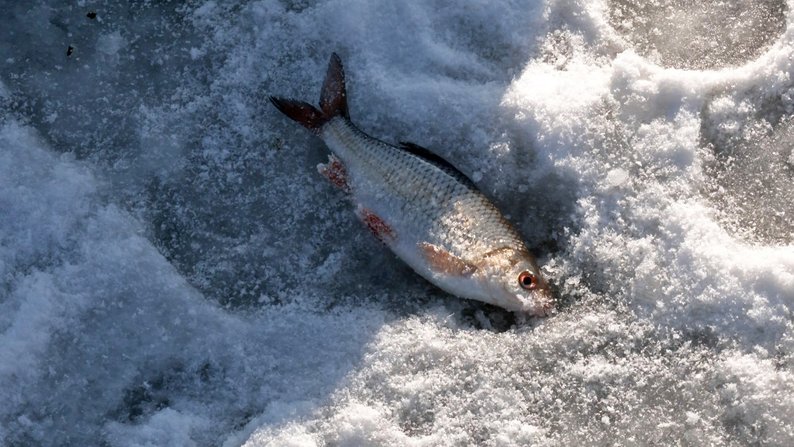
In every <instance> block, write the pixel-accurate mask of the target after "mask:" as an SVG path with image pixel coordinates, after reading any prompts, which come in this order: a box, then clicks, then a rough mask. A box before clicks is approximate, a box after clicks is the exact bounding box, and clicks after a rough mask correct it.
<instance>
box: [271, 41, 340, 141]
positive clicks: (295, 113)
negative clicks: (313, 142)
mask: <svg viewBox="0 0 794 447" xmlns="http://www.w3.org/2000/svg"><path fill="white" fill-rule="evenodd" d="M270 102H272V103H273V105H274V106H276V108H277V109H279V110H280V111H281V113H283V114H284V115H287V116H288V117H289V118H290V119H292V120H294V121H297V122H298V123H300V124H301V125H303V126H304V127H306V128H308V129H310V130H312V131H314V132H319V130H320V128H321V127H323V125H324V124H325V123H327V122H328V121H331V119H333V118H334V117H336V116H342V117H344V118H346V119H349V118H350V114H349V113H348V111H347V93H346V91H345V71H344V69H343V68H342V60H341V59H339V56H338V55H337V54H336V53H333V54H331V60H330V61H329V62H328V71H327V72H326V74H325V81H324V82H323V90H322V92H321V93H320V108H319V109H317V108H316V107H314V106H313V105H311V104H309V103H306V102H303V101H296V100H294V99H288V98H281V97H278V96H271V97H270Z"/></svg>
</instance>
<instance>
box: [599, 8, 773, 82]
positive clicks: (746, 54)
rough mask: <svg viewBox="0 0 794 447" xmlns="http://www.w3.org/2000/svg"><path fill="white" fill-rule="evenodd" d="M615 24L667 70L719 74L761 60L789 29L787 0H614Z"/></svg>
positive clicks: (612, 14)
mask: <svg viewBox="0 0 794 447" xmlns="http://www.w3.org/2000/svg"><path fill="white" fill-rule="evenodd" d="M608 11H609V12H608V14H609V17H608V20H609V23H610V25H612V27H613V28H614V29H615V30H617V31H618V32H619V33H620V34H621V35H622V36H623V38H625V39H626V40H627V41H628V42H629V43H630V44H632V45H633V47H634V49H635V50H636V51H637V52H638V53H639V54H641V55H643V56H645V57H647V58H649V59H650V60H652V61H653V62H655V63H657V64H660V65H662V66H665V67H675V68H685V69H695V70H702V69H714V68H722V67H729V66H738V65H742V64H744V63H747V62H748V61H751V60H753V59H755V58H757V57H758V56H760V55H761V54H762V53H763V52H764V51H766V49H767V48H768V47H769V46H770V45H771V44H772V43H773V42H774V41H775V39H777V38H778V37H779V36H780V35H781V34H782V33H783V31H784V30H785V28H786V12H787V6H786V1H785V0H754V1H722V0H702V1H691V0H655V1H649V2H645V1H640V2H638V1H635V0H609V8H608Z"/></svg>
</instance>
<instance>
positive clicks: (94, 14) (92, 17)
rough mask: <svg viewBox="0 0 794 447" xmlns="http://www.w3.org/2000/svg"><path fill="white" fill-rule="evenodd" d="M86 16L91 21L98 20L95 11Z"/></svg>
mask: <svg viewBox="0 0 794 447" xmlns="http://www.w3.org/2000/svg"><path fill="white" fill-rule="evenodd" d="M85 16H86V17H88V18H89V19H91V20H94V19H95V18H96V13H95V12H94V11H91V12H89V13H88V14H86V15H85Z"/></svg>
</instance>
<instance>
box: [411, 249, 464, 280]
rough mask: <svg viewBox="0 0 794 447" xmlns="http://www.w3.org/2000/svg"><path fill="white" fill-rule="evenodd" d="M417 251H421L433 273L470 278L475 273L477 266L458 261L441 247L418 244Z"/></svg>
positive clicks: (461, 260) (457, 258) (458, 259)
mask: <svg viewBox="0 0 794 447" xmlns="http://www.w3.org/2000/svg"><path fill="white" fill-rule="evenodd" d="M419 249H420V250H422V254H424V257H425V260H426V261H427V263H428V264H429V265H430V268H431V269H432V270H434V271H435V272H438V273H443V274H445V275H453V276H471V274H473V273H474V272H475V271H477V266H475V265H472V264H470V263H468V262H466V261H464V260H463V259H460V258H459V257H457V256H455V255H453V254H452V253H450V252H448V251H446V250H444V249H443V248H441V247H438V246H435V245H433V244H429V243H427V242H420V243H419Z"/></svg>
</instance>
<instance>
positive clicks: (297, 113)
mask: <svg viewBox="0 0 794 447" xmlns="http://www.w3.org/2000/svg"><path fill="white" fill-rule="evenodd" d="M270 102H272V103H273V105H274V106H276V108H277V109H279V110H281V113H283V114H284V115H287V116H288V117H289V118H290V119H292V120H294V121H297V122H299V123H301V125H303V126H304V127H306V128H307V129H311V130H313V131H315V132H317V131H319V129H320V128H321V127H323V124H325V123H326V122H327V121H328V120H327V119H326V118H325V117H324V116H323V113H322V112H320V111H319V110H317V109H316V108H315V107H314V106H313V105H311V104H309V103H306V102H303V101H295V100H292V99H286V98H278V97H275V96H271V97H270Z"/></svg>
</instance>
